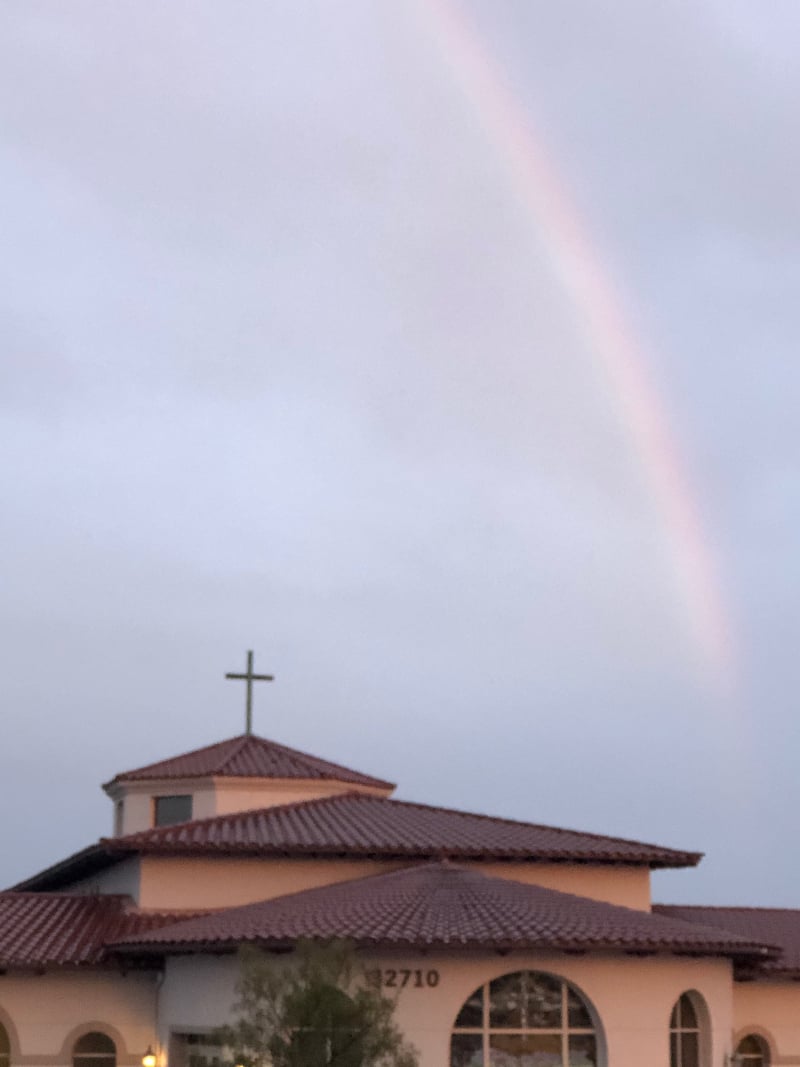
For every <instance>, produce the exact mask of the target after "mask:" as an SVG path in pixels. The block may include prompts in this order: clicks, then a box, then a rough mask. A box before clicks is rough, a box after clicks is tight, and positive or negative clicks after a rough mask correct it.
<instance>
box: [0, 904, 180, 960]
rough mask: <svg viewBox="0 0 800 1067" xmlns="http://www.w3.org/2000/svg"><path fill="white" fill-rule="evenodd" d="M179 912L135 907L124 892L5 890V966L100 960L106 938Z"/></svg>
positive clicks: (171, 919) (0, 944) (0, 917)
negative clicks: (102, 894) (16, 891)
mask: <svg viewBox="0 0 800 1067" xmlns="http://www.w3.org/2000/svg"><path fill="white" fill-rule="evenodd" d="M195 914H197V913H195ZM179 916H182V917H185V916H186V912H176V911H170V912H140V911H136V910H135V909H134V908H133V907H132V901H131V900H130V898H129V897H122V896H77V895H69V894H66V893H0V966H2V967H49V966H66V965H73V966H74V965H80V964H97V963H99V962H101V960H102V958H103V955H104V945H105V943H106V941H109V940H116V939H118V938H120V937H132V936H135V935H137V934H140V933H142V932H145V931H147V930H152V929H154V928H155V927H157V926H159V925H160V926H164V925H165V924H170V925H171V924H174V923H175V922H176V920H177V919H178V917H179Z"/></svg>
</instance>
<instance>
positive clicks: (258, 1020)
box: [217, 942, 417, 1067]
mask: <svg viewBox="0 0 800 1067" xmlns="http://www.w3.org/2000/svg"><path fill="white" fill-rule="evenodd" d="M240 960H241V973H240V977H239V981H238V982H237V985H236V993H237V1000H236V1003H235V1004H234V1011H235V1012H236V1014H237V1018H236V1019H235V1021H234V1022H233V1024H232V1025H231V1026H226V1027H223V1028H222V1029H221V1030H220V1031H219V1032H218V1034H217V1038H218V1040H219V1042H220V1043H221V1044H222V1045H223V1046H224V1047H225V1048H226V1049H227V1050H228V1051H229V1053H230V1056H231V1059H230V1062H231V1063H232V1064H234V1065H236V1064H241V1065H242V1067H417V1057H416V1053H415V1052H414V1050H413V1049H412V1048H411V1046H409V1045H408V1044H406V1042H405V1041H404V1039H403V1036H402V1034H401V1033H400V1031H399V1030H398V1028H397V1026H396V1025H395V1022H394V1018H393V1016H394V1003H393V1002H392V1001H391V1000H388V999H387V998H386V997H385V996H383V995H382V994H381V992H380V990H378V989H374V988H372V987H370V985H369V984H368V983H367V982H366V981H365V980H364V975H363V971H362V970H361V969H360V968H359V967H358V966H357V965H356V960H355V954H354V952H353V949H352V948H351V947H350V946H349V945H348V944H346V943H344V942H331V943H329V944H326V945H319V944H315V943H312V942H300V943H299V944H298V946H297V951H296V953H295V954H294V955H293V956H292V957H286V956H270V955H267V954H266V953H264V952H260V951H258V950H257V949H253V948H249V947H245V948H243V949H242V950H241V951H240Z"/></svg>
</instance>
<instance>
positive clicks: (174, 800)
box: [155, 794, 192, 826]
mask: <svg viewBox="0 0 800 1067" xmlns="http://www.w3.org/2000/svg"><path fill="white" fill-rule="evenodd" d="M155 801H156V803H155V825H156V826H171V825H172V824H173V823H176V822H187V821H188V820H189V819H191V817H192V797H191V794H189V795H186V796H174V797H156V798H155Z"/></svg>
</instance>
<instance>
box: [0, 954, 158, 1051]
mask: <svg viewBox="0 0 800 1067" xmlns="http://www.w3.org/2000/svg"><path fill="white" fill-rule="evenodd" d="M155 998H156V979H155V975H153V974H143V973H136V974H134V973H131V974H128V975H127V977H123V976H122V975H120V974H116V973H113V972H93V971H89V972H87V971H78V972H76V971H73V970H68V971H66V970H65V971H62V972H55V973H51V974H44V975H32V974H22V975H19V974H14V973H10V974H5V975H2V976H0V1022H2V1023H3V1025H4V1026H5V1027H6V1029H7V1030H8V1032H9V1037H10V1039H11V1063H12V1065H14V1067H16V1065H17V1064H20V1065H22V1067H61V1065H68V1064H70V1063H71V1050H72V1046H73V1044H74V1042H75V1040H76V1039H77V1038H78V1037H79V1036H80V1034H82V1033H86V1032H87V1031H88V1030H101V1031H103V1032H104V1033H106V1034H108V1035H109V1036H110V1037H111V1038H113V1040H114V1041H115V1043H116V1046H117V1062H118V1063H119V1064H120V1065H121V1067H139V1064H140V1063H141V1057H142V1054H143V1052H144V1050H145V1049H146V1048H147V1046H148V1044H150V1043H151V1042H153V1041H154V1039H155V1033H156V1027H155V1023H156V1013H155Z"/></svg>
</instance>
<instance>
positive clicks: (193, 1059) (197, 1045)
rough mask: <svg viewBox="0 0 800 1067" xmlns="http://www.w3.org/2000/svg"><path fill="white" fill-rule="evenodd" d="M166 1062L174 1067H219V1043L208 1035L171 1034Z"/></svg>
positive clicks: (211, 1035)
mask: <svg viewBox="0 0 800 1067" xmlns="http://www.w3.org/2000/svg"><path fill="white" fill-rule="evenodd" d="M168 1062H169V1063H170V1065H173V1064H174V1065H175V1067H220V1064H221V1049H220V1043H219V1041H218V1040H216V1039H215V1037H214V1035H213V1034H210V1033H206V1034H198V1033H185V1034H180V1033H173V1034H172V1037H171V1039H170V1050H169V1057H168Z"/></svg>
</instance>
